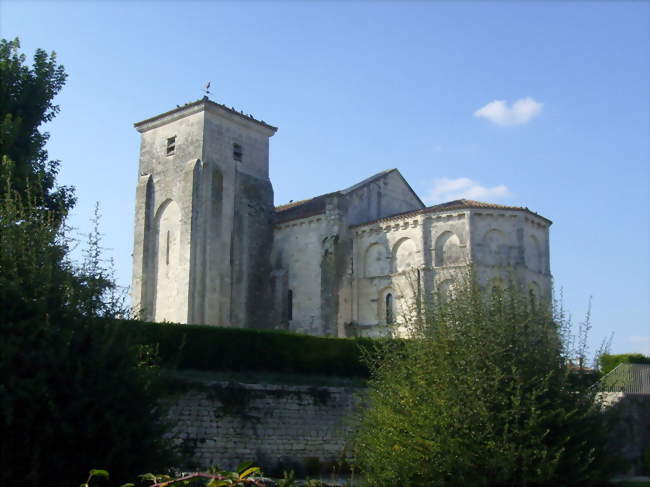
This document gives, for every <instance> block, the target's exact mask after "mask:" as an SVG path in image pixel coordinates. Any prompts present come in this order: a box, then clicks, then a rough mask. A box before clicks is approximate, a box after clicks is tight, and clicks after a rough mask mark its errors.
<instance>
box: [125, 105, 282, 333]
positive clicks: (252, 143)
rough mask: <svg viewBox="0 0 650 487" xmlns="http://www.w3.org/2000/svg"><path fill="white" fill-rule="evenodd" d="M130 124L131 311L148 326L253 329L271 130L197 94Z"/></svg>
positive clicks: (264, 265) (259, 316) (260, 300)
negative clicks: (133, 157) (133, 142)
mask: <svg viewBox="0 0 650 487" xmlns="http://www.w3.org/2000/svg"><path fill="white" fill-rule="evenodd" d="M135 128H136V130H138V132H140V134H141V146H140V164H139V175H138V183H137V189H136V210H135V241H134V249H133V284H132V303H133V306H134V309H135V310H136V312H139V313H140V314H141V316H142V318H143V319H145V320H150V321H157V322H161V321H170V322H178V323H200V324H212V325H221V326H239V327H246V326H248V327H263V326H264V325H265V324H266V323H264V321H263V320H264V317H263V313H264V309H265V308H266V304H267V303H268V300H269V297H268V296H267V293H268V291H267V288H268V286H267V281H268V275H269V273H270V271H269V260H270V259H269V256H270V251H271V245H272V238H273V237H272V232H273V227H272V221H273V211H274V210H273V188H272V186H271V182H270V181H269V138H270V137H271V136H273V134H274V133H275V132H276V130H277V128H276V127H273V126H271V125H268V124H267V123H265V122H263V121H259V120H256V119H255V118H253V117H252V116H250V115H245V114H244V113H242V112H238V111H236V110H234V109H232V108H228V107H225V106H224V105H221V104H218V103H215V102H213V101H211V100H209V99H208V98H207V97H204V98H203V99H202V100H199V101H196V102H193V103H189V104H186V105H183V106H181V107H178V108H176V109H175V110H171V111H169V112H166V113H163V114H161V115H158V116H155V117H152V118H149V119H147V120H144V121H142V122H138V123H136V124H135ZM266 309H268V308H266ZM266 325H267V326H268V324H266Z"/></svg>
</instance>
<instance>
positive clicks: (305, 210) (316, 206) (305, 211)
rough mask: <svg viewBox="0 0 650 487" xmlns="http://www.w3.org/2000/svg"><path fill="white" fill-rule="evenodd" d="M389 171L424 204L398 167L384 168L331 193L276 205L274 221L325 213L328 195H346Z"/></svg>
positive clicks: (280, 221)
mask: <svg viewBox="0 0 650 487" xmlns="http://www.w3.org/2000/svg"><path fill="white" fill-rule="evenodd" d="M391 173H395V174H397V176H399V177H400V178H401V179H402V181H403V182H404V184H405V185H406V187H407V188H408V189H409V191H411V193H412V194H413V195H414V196H415V198H416V199H417V201H418V202H419V203H420V205H422V206H424V203H422V200H421V199H420V197H419V196H418V195H417V193H416V192H415V191H413V188H411V185H410V184H409V183H408V182H407V181H406V179H404V176H402V174H401V173H400V172H399V170H398V169H386V170H385V171H381V172H379V173H377V174H375V175H373V176H370V177H369V178H366V179H364V180H363V181H361V182H359V183H357V184H354V185H352V186H350V187H349V188H345V189H341V190H339V191H333V192H331V193H325V194H321V195H319V196H314V197H313V198H308V199H306V200H300V201H292V202H290V203H286V204H284V205H279V206H276V207H275V213H276V223H284V222H287V221H290V220H297V219H299V218H307V217H309V216H314V215H318V214H321V213H325V204H326V200H327V197H328V196H334V195H347V194H350V193H353V192H354V191H356V190H358V189H361V188H363V187H364V186H367V185H369V184H371V183H373V182H375V181H377V180H378V179H381V178H383V177H384V176H387V175H388V174H391Z"/></svg>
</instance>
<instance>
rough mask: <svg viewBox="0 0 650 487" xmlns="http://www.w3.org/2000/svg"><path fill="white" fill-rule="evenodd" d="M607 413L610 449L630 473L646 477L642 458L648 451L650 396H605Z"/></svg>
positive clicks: (622, 394) (621, 393)
mask: <svg viewBox="0 0 650 487" xmlns="http://www.w3.org/2000/svg"><path fill="white" fill-rule="evenodd" d="M603 402H604V404H605V405H606V406H607V409H606V414H608V415H609V416H610V418H611V420H612V421H613V428H612V430H611V434H610V436H609V445H608V446H609V450H610V452H612V454H615V455H618V456H620V457H621V458H622V459H623V460H624V462H625V465H623V468H625V469H626V470H627V472H626V473H629V474H641V473H644V474H647V473H648V472H647V471H645V470H646V468H647V466H644V456H645V455H646V454H647V453H646V452H648V451H650V395H647V394H630V393H623V392H606V393H604V397H603Z"/></svg>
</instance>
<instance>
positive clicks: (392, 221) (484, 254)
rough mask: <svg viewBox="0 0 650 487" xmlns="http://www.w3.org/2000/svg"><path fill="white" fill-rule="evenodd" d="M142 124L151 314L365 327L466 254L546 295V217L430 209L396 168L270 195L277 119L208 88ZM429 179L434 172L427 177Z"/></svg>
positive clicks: (141, 286)
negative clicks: (230, 102) (279, 201)
mask: <svg viewBox="0 0 650 487" xmlns="http://www.w3.org/2000/svg"><path fill="white" fill-rule="evenodd" d="M135 128H136V129H137V130H138V132H140V134H141V149H140V164H139V174H138V182H137V191H136V211H135V242H134V252H133V285H132V300H133V305H134V307H135V309H136V310H138V311H139V312H140V313H141V315H142V317H143V318H144V319H147V320H151V321H170V322H178V323H197V324H211V325H220V326H234V327H251V328H272V329H287V330H293V331H296V332H301V333H308V334H312V335H322V336H338V337H348V336H373V335H378V334H382V333H384V332H385V330H386V325H388V324H390V323H391V322H393V321H394V320H396V319H399V316H400V314H401V313H402V312H403V310H405V309H406V308H408V307H409V306H411V305H412V304H413V303H414V302H415V299H416V296H417V299H418V300H421V299H431V298H432V296H434V294H436V293H438V294H437V295H445V294H446V293H448V292H450V291H451V289H453V285H454V278H455V277H457V275H458V271H459V270H462V269H463V268H466V267H467V265H468V264H470V263H471V264H472V265H473V266H474V269H475V272H476V276H477V278H478V280H479V282H480V284H481V285H482V286H485V288H486V289H490V288H491V286H495V285H498V283H499V282H501V281H503V280H504V279H505V278H506V277H507V276H508V275H511V274H512V273H513V272H514V273H515V274H516V276H517V278H518V279H519V280H520V281H521V282H522V283H523V285H524V286H526V287H527V289H528V291H529V293H530V294H531V296H534V297H535V298H536V299H549V298H550V295H551V274H550V266H549V233H548V232H549V226H550V225H551V221H550V220H548V219H546V218H544V217H542V216H540V215H538V214H536V213H534V212H532V211H530V210H528V209H527V208H520V207H513V206H502V205H496V204H491V203H482V202H477V201H469V200H456V201H450V202H448V203H443V204H438V205H434V206H429V207H426V206H425V205H424V204H423V203H422V201H421V200H420V198H419V197H418V195H417V194H416V193H415V192H414V191H413V189H412V188H411V186H410V185H409V184H408V182H407V181H406V180H405V179H404V178H403V177H402V175H401V174H400V172H399V171H398V170H397V169H389V170H386V171H382V172H380V173H378V174H375V175H374V176H371V177H369V178H367V179H365V180H363V181H361V182H358V183H357V184H354V185H352V186H350V187H348V188H345V189H341V190H339V191H334V192H332V193H327V194H323V195H320V196H315V197H313V198H311V199H308V200H304V201H298V202H291V203H289V204H286V205H281V206H274V202H273V187H272V185H271V181H270V180H269V139H270V137H272V136H273V134H274V133H275V132H276V130H277V128H276V127H273V126H272V125H269V124H267V123H266V122H264V121H260V120H256V119H255V118H253V117H252V116H250V115H246V114H244V113H242V112H239V111H236V110H235V109H232V108H228V107H226V106H224V105H221V104H218V103H215V102H213V101H211V100H209V99H208V98H203V99H202V100H199V101H196V102H193V103H189V104H186V105H183V106H181V107H178V108H176V109H174V110H171V111H169V112H166V113H163V114H161V115H157V116H155V117H152V118H149V119H147V120H144V121H142V122H139V123H136V124H135ZM426 176H427V177H434V176H435V175H434V174H431V175H426Z"/></svg>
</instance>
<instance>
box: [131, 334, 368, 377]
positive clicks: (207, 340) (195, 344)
mask: <svg viewBox="0 0 650 487" xmlns="http://www.w3.org/2000/svg"><path fill="white" fill-rule="evenodd" d="M119 326H121V327H123V330H124V332H125V333H126V334H127V335H129V337H130V338H131V340H134V341H135V342H136V343H138V344H151V345H156V344H157V346H158V354H159V357H160V360H161V365H162V366H163V367H178V368H180V369H197V370H214V371H251V370H259V371H269V372H284V373H296V374H309V375H338V376H351V377H368V375H369V372H368V368H367V366H366V365H365V363H363V361H362V360H361V355H362V349H364V348H366V349H367V348H369V347H371V346H372V343H373V340H371V339H368V338H325V337H315V336H310V335H300V334H297V333H292V332H288V331H279V330H255V329H248V328H224V327H217V326H207V325H182V324H177V323H149V322H142V321H125V322H122V323H121V324H120V325H119Z"/></svg>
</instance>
